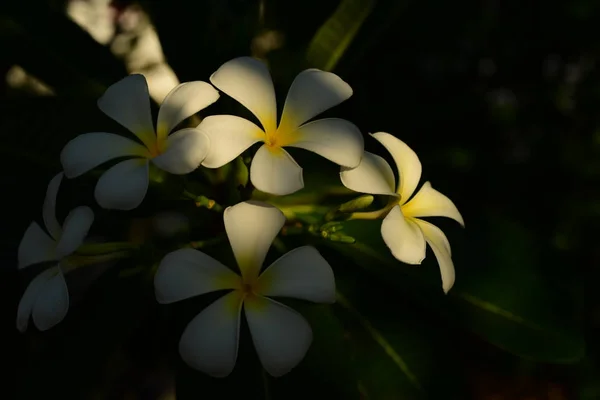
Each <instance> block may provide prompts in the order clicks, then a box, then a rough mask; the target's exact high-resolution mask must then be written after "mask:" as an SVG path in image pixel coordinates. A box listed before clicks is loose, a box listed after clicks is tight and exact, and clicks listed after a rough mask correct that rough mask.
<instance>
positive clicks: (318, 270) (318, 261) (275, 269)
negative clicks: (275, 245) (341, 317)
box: [257, 246, 335, 303]
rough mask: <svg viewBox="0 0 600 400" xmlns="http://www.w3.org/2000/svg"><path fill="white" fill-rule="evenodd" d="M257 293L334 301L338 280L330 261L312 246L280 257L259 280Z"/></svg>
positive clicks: (324, 301)
mask: <svg viewBox="0 0 600 400" xmlns="http://www.w3.org/2000/svg"><path fill="white" fill-rule="evenodd" d="M257 284H258V287H257V288H258V293H259V294H261V295H264V296H283V297H293V298H296V299H303V300H309V301H313V302H315V303H334V302H335V278H334V276H333V271H332V270H331V267H330V266H329V264H328V263H327V261H326V260H325V259H324V258H323V256H321V254H319V252H318V251H317V249H315V248H314V247H311V246H303V247H298V248H297V249H294V250H292V251H290V252H288V253H286V254H284V255H283V256H282V257H280V258H279V259H278V260H276V261H275V262H274V263H273V264H271V265H270V266H269V267H268V268H267V269H266V270H265V271H264V272H263V273H262V274H261V275H260V277H259V278H258V282H257Z"/></svg>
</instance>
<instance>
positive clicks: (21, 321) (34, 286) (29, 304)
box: [17, 267, 58, 332]
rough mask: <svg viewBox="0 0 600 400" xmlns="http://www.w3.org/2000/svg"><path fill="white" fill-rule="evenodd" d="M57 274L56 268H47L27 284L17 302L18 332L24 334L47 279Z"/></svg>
mask: <svg viewBox="0 0 600 400" xmlns="http://www.w3.org/2000/svg"><path fill="white" fill-rule="evenodd" d="M57 273H58V267H52V268H48V269H47V270H45V271H43V272H42V273H40V274H38V275H37V276H36V277H35V278H33V279H32V280H31V282H29V285H28V286H27V288H26V289H25V292H24V293H23V297H21V301H19V307H18V309H17V329H18V330H19V331H20V332H25V331H26V330H27V327H28V326H29V317H30V316H31V312H32V310H33V305H34V304H35V301H36V299H37V297H38V295H39V293H40V291H41V290H42V288H43V287H44V285H46V283H47V282H48V280H49V279H51V278H52V277H53V276H55V275H56V274H57Z"/></svg>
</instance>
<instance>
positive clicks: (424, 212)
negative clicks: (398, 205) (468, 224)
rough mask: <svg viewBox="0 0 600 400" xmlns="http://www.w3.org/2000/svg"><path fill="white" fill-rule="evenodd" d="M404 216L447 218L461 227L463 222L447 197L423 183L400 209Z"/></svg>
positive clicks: (429, 184) (463, 224) (428, 184)
mask: <svg viewBox="0 0 600 400" xmlns="http://www.w3.org/2000/svg"><path fill="white" fill-rule="evenodd" d="M402 211H403V212H404V215H406V216H409V217H448V218H452V219H453V220H455V221H456V222H458V223H459V224H461V225H462V226H465V221H464V220H463V217H462V215H460V212H459V211H458V209H457V208H456V206H455V205H454V203H453V202H452V200H450V199H449V198H448V197H446V196H445V195H443V194H442V193H440V192H438V191H437V190H435V189H434V188H433V187H431V183H429V182H425V183H424V184H423V187H421V189H420V190H419V191H418V192H417V194H415V196H414V197H413V198H412V199H411V200H410V201H409V202H408V203H406V204H405V205H404V206H403V207H402Z"/></svg>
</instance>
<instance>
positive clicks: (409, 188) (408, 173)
mask: <svg viewBox="0 0 600 400" xmlns="http://www.w3.org/2000/svg"><path fill="white" fill-rule="evenodd" d="M371 136H373V137H374V138H375V139H377V140H378V141H379V142H380V143H381V144H382V145H383V146H384V147H385V148H386V149H387V150H388V151H389V152H390V154H391V155H392V158H393V159H394V162H395V163H396V167H397V168H398V175H399V178H400V179H399V180H400V181H399V182H398V189H397V190H396V192H397V193H398V194H399V195H400V204H401V205H402V204H404V203H406V201H407V200H408V199H409V198H410V196H411V195H412V194H413V193H414V191H415V189H416V188H417V185H418V184H419V179H421V169H422V168H421V161H419V157H417V154H416V153H415V152H414V151H413V150H412V149H411V148H410V147H408V146H407V145H406V144H405V143H404V142H403V141H401V140H400V139H398V138H397V137H394V136H392V135H390V134H389V133H385V132H377V133H373V134H372V135H371Z"/></svg>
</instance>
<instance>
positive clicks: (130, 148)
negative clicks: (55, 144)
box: [60, 132, 150, 178]
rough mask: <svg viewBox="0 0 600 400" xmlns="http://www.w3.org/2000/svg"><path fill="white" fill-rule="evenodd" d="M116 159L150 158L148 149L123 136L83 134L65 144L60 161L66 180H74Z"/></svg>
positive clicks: (102, 133)
mask: <svg viewBox="0 0 600 400" xmlns="http://www.w3.org/2000/svg"><path fill="white" fill-rule="evenodd" d="M118 157H145V158H147V157H150V153H149V152H148V149H146V148H145V147H144V146H142V145H141V144H139V143H136V142H134V141H133V140H130V139H127V138H125V137H123V136H119V135H114V134H112V133H105V132H93V133H85V134H83V135H79V136H77V137H76V138H75V139H73V140H71V141H70V142H68V143H67V144H66V146H65V147H64V148H63V150H62V152H61V154H60V161H61V163H62V167H63V169H64V172H65V175H66V176H67V178H76V177H78V176H79V175H82V174H84V173H86V172H88V171H89V170H91V169H92V168H95V167H97V166H99V165H100V164H102V163H105V162H107V161H110V160H112V159H115V158H118Z"/></svg>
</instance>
